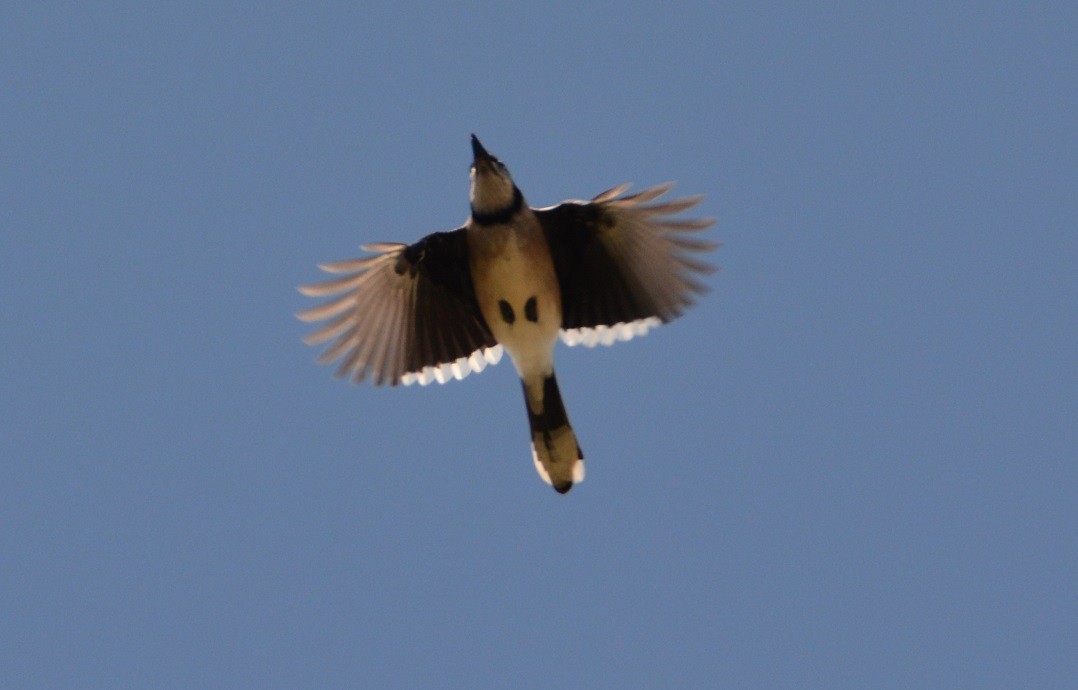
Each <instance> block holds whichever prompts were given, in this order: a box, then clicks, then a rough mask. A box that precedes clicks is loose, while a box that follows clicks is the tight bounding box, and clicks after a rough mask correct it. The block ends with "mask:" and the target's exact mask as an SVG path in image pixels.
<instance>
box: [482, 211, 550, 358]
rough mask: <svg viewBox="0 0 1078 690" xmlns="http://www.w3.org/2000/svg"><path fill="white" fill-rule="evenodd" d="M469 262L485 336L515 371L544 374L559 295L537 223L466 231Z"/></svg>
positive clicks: (524, 221) (525, 220) (529, 219)
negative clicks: (499, 348)
mask: <svg viewBox="0 0 1078 690" xmlns="http://www.w3.org/2000/svg"><path fill="white" fill-rule="evenodd" d="M468 250H469V260H470V263H471V270H472V281H473V284H474V285H475V292H476V298H477V300H478V302H479V308H480V310H481V311H482V312H483V317H484V318H485V319H486V321H487V324H488V325H489V326H490V329H491V332H492V333H493V334H494V337H495V338H497V340H498V342H499V343H501V344H502V345H503V346H504V347H505V349H506V350H507V351H508V352H509V355H510V357H512V359H513V362H514V364H516V367H517V370H518V372H520V373H521V374H522V375H523V374H525V373H544V374H545V373H548V372H549V371H551V370H552V367H553V349H554V344H555V342H556V341H557V336H558V330H559V329H560V328H561V292H560V290H559V287H558V281H557V277H556V275H555V273H554V264H553V263H552V261H551V259H550V249H549V247H548V246H547V243H546V238H545V236H544V235H543V231H542V228H541V227H540V226H539V222H538V221H537V220H536V219H535V217H534V216H533V215H530V214H527V215H525V216H523V217H522V218H520V219H518V220H517V221H515V222H514V223H510V224H506V225H495V226H478V227H471V228H469V231H468Z"/></svg>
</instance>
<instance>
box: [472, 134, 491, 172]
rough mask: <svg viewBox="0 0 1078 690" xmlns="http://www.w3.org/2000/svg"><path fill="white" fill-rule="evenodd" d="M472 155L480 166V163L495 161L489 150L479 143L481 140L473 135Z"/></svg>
mask: <svg viewBox="0 0 1078 690" xmlns="http://www.w3.org/2000/svg"><path fill="white" fill-rule="evenodd" d="M472 155H473V156H475V164H476V165H479V163H480V162H483V163H490V162H492V161H493V160H494V156H492V155H490V154H489V153H487V150H486V149H485V148H483V145H482V144H480V143H479V139H478V138H477V137H476V136H475V135H474V134H473V135H472Z"/></svg>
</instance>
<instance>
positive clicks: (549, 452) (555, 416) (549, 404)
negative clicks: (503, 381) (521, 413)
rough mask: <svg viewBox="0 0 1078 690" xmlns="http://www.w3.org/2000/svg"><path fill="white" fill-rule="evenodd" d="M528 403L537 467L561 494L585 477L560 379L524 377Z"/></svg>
mask: <svg viewBox="0 0 1078 690" xmlns="http://www.w3.org/2000/svg"><path fill="white" fill-rule="evenodd" d="M521 383H522V384H523V385H524V402H525V403H526V404H527V407H528V425H529V426H530V427H531V432H532V459H533V460H535V469H536V471H537V472H539V476H540V477H542V478H543V479H544V480H545V481H546V483H547V484H550V485H551V486H553V487H554V490H555V491H557V492H558V493H561V494H563V493H565V492H567V491H569V489H571V488H573V483H574V482H580V481H583V480H584V453H583V452H582V451H581V450H580V444H578V443H577V441H576V434H574V433H573V428H572V427H571V426H569V417H568V415H566V414H565V405H564V404H563V403H562V401H561V391H559V390H558V380H557V379H556V378H555V377H554V373H553V372H551V374H550V376H545V377H544V376H536V377H531V378H528V379H522V380H521Z"/></svg>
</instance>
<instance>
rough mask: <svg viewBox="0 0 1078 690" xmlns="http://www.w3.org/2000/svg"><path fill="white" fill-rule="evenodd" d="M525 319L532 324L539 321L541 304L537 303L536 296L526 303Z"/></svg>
mask: <svg viewBox="0 0 1078 690" xmlns="http://www.w3.org/2000/svg"><path fill="white" fill-rule="evenodd" d="M524 318H526V319H527V320H528V321H531V322H532V323H535V322H537V321H538V320H539V303H538V302H536V301H535V296H534V295H533V296H531V297H529V298H528V301H527V302H525V303H524Z"/></svg>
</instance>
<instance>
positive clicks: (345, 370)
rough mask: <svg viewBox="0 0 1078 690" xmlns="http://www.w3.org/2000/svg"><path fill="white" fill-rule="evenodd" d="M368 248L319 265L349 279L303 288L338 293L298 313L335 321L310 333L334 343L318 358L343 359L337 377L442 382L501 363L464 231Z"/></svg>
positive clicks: (311, 339)
mask: <svg viewBox="0 0 1078 690" xmlns="http://www.w3.org/2000/svg"><path fill="white" fill-rule="evenodd" d="M363 249H364V251H368V252H373V253H374V256H368V257H364V258H360V259H352V260H349V261H339V262H335V263H330V264H322V265H321V266H320V267H321V268H322V270H324V271H326V272H328V273H341V274H344V276H343V277H341V278H337V279H335V280H329V281H326V282H324V283H316V284H313V285H304V286H302V287H300V288H299V291H300V292H302V293H303V294H305V295H307V296H309V297H328V296H331V295H337V296H336V297H334V298H333V299H332V300H330V301H328V302H326V303H325V304H322V305H320V306H317V307H314V308H312V309H307V310H305V311H302V312H300V313H298V314H297V315H296V316H297V317H299V318H300V319H301V320H302V321H322V320H326V319H329V321H328V323H326V324H324V325H323V326H322V327H321V328H319V329H318V330H317V331H315V332H314V333H311V334H310V335H309V336H307V337H306V338H304V342H306V343H308V344H310V345H317V344H319V343H324V342H326V341H333V343H332V345H330V347H329V348H328V349H326V351H325V352H323V353H322V354H321V356H319V358H318V361H319V362H320V363H323V364H324V363H328V362H333V361H336V360H338V359H339V360H341V361H340V365H339V366H338V368H337V376H338V377H341V378H343V377H346V376H348V377H351V378H352V380H353V381H354V382H357V383H358V382H360V381H362V380H363V379H364V378H366V377H367V376H370V377H371V378H372V379H373V381H374V383H375V384H376V385H382V384H383V383H388V384H390V385H393V386H395V385H397V384H398V383H404V384H406V385H407V384H411V383H420V384H424V385H425V384H427V383H430V382H431V381H438V382H439V383H444V382H446V381H448V380H449V379H453V378H455V379H462V378H464V377H465V376H467V375H468V374H469V373H470V372H473V371H476V372H478V371H482V370H483V369H484V368H485V367H486V365H487V364H488V363H489V364H494V363H497V361H498V360H499V359H500V358H501V354H502V348H501V346H500V345H498V344H497V341H496V340H495V339H494V336H493V335H491V332H490V328H489V327H488V326H487V322H486V321H485V320H484V319H483V315H482V314H481V313H480V311H479V305H478V304H477V303H476V300H475V290H474V289H473V287H472V277H471V272H470V270H469V268H468V246H467V235H466V234H465V230H464V228H458V229H457V230H452V231H449V232H436V233H434V234H432V235H428V236H426V237H424V238H423V239H421V240H419V241H418V242H416V243H415V244H413V245H404V244H373V245H366V246H364V247H363Z"/></svg>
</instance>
